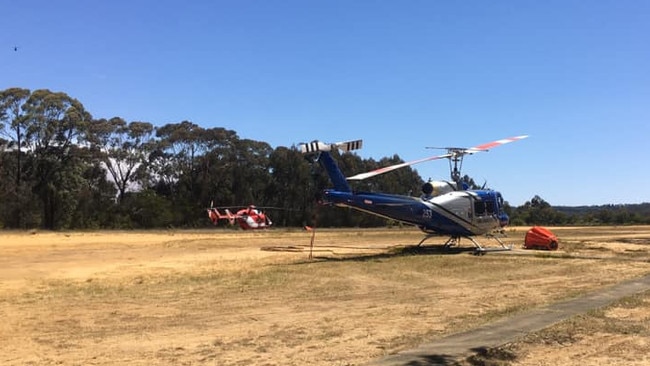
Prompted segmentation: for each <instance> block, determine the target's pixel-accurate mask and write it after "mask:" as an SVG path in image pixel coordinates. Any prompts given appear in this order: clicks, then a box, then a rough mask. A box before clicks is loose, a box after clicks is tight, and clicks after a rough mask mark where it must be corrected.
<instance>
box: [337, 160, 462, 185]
mask: <svg viewBox="0 0 650 366" xmlns="http://www.w3.org/2000/svg"><path fill="white" fill-rule="evenodd" d="M450 156H451V154H444V155H438V156H430V157H428V158H424V159H418V160H413V161H409V162H406V163H400V164H395V165H391V166H387V167H383V168H379V169H375V170H372V171H369V172H367V173H361V174H357V175H353V176H351V177H347V178H346V179H347V180H364V179H367V178H370V177H374V176H375V175H379V174H384V173H388V172H390V171H393V170H395V169H399V168H404V167H406V166H409V165H413V164H418V163H424V162H425V161H431V160H437V159H443V158H448V157H450Z"/></svg>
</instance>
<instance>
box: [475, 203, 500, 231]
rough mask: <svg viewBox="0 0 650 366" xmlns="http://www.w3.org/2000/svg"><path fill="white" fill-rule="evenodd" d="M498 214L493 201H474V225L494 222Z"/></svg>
mask: <svg viewBox="0 0 650 366" xmlns="http://www.w3.org/2000/svg"><path fill="white" fill-rule="evenodd" d="M495 214H496V204H495V202H494V201H492V200H489V199H487V200H482V199H480V198H475V199H474V223H476V224H479V225H480V224H484V223H488V222H489V223H491V222H492V221H494V216H495Z"/></svg>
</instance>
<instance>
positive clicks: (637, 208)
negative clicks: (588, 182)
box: [552, 202, 650, 216]
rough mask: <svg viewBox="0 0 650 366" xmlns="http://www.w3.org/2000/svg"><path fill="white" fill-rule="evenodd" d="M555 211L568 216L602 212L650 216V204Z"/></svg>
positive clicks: (567, 208)
mask: <svg viewBox="0 0 650 366" xmlns="http://www.w3.org/2000/svg"><path fill="white" fill-rule="evenodd" d="M552 207H553V209H554V210H555V211H558V212H562V213H564V214H567V215H588V214H595V213H598V212H601V211H627V212H629V213H631V214H640V215H644V216H645V215H650V202H644V203H636V204H620V205H593V206H552Z"/></svg>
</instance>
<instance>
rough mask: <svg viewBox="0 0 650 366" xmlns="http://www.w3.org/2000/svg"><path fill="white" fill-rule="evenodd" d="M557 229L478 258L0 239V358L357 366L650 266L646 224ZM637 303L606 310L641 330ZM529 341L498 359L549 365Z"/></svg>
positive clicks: (397, 236)
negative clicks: (537, 240) (556, 245)
mask: <svg viewBox="0 0 650 366" xmlns="http://www.w3.org/2000/svg"><path fill="white" fill-rule="evenodd" d="M551 229H552V230H554V232H556V234H558V237H559V238H560V250H559V251H556V252H535V251H525V250H521V249H516V250H515V251H513V252H511V253H503V254H501V253H490V254H488V255H486V256H482V257H475V256H472V255H470V254H469V253H468V252H464V251H453V252H450V253H454V254H445V253H444V252H441V251H439V250H429V249H426V248H425V249H419V250H404V248H405V247H407V246H410V245H413V244H416V243H417V242H419V240H420V239H421V238H422V235H421V233H420V232H418V231H417V230H416V229H411V228H408V229H401V230H400V229H395V230H319V231H318V233H317V236H316V245H315V248H314V251H313V259H312V260H310V259H308V254H309V251H310V248H309V241H310V234H309V233H307V232H304V231H291V230H281V229H278V230H271V231H264V232H241V231H229V230H228V231H226V230H215V231H208V230H206V231H160V232H86V233H38V232H37V233H15V232H8V233H2V234H0V251H2V256H0V315H2V318H3V320H4V321H3V322H2V323H0V339H2V340H3V341H2V343H3V346H2V347H0V363H1V364H3V365H29V364H34V365H43V364H95V365H113V364H130V365H149V364H169V365H172V364H173V365H178V364H219V365H251V364H256V365H303V364H317V365H357V364H363V363H365V362H368V361H370V360H372V359H375V358H377V357H380V356H383V355H386V354H390V353H394V352H397V351H400V350H404V349H407V348H411V347H414V346H416V345H418V344H420V343H423V342H425V341H432V340H434V339H435V338H437V337H442V336H444V335H447V334H451V333H455V332H458V331H462V330H467V329H472V328H473V327H476V326H477V325H480V324H484V323H485V322H489V321H491V320H494V319H497V318H501V317H506V316H509V315H511V314H515V313H517V312H520V311H524V310H526V309H529V308H531V307H534V306H538V305H542V304H546V303H549V302H554V301H558V300H562V299H567V298H570V297H573V296H576V295H578V294H581V293H584V292H586V291H591V290H594V289H598V288H600V287H603V286H606V285H610V284H614V283H617V282H620V281H622V280H624V279H628V278H633V277H638V276H641V275H644V274H647V273H649V272H650V270H649V264H648V260H649V259H650V246H649V245H650V244H647V243H646V242H645V241H644V240H646V239H647V238H650V228H648V227H621V228H615V227H608V228H551ZM525 230H526V229H525V228H513V229H510V230H509V231H508V238H507V239H506V243H509V244H513V245H514V246H515V247H516V248H520V247H521V244H522V243H523V236H524V234H525ZM482 241H485V239H483V240H482ZM439 242H440V243H442V242H444V238H441V240H440V241H439ZM431 243H436V241H435V240H431V241H428V242H427V244H429V245H430V244H431ZM465 245H468V243H465ZM262 248H264V249H267V250H261V249H262ZM268 249H273V250H268ZM513 254H514V255H513ZM636 304H637V305H638V306H634V307H630V308H629V309H628V308H625V309H627V310H616V309H613V310H611V312H610V313H604V314H609V315H603V316H608V317H609V318H616V319H619V318H625V317H628V318H630V319H634V321H635V322H641V323H643V322H645V323H646V324H647V321H648V320H647V319H648V317H647V313H646V312H645V311H644V310H637V308H639V309H643V308H644V307H647V304H648V303H647V301H645V300H644V301H643V302H639V303H636ZM626 311H627V312H626ZM624 331H627V332H628V333H613V334H614V336H609V337H610V338H611V340H612V342H613V343H612V344H615V343H616V342H621V340H620V339H625V341H626V342H627V341H628V340H629V342H631V343H629V346H630V347H637V348H639V347H641V348H642V347H644V344H642V343H639V342H640V339H641V338H638V339H635V338H634V337H637V336H638V337H642V336H643V335H644V334H645V333H643V330H642V329H641V328H625V329H624ZM629 332H632V333H633V334H630V333H629ZM635 332H636V333H635ZM603 334H609V333H606V332H605V333H603ZM590 336H594V335H592V334H590ZM617 337H623V338H620V339H619V338H617ZM628 337H631V338H629V339H628ZM573 338H575V339H577V336H575V337H573ZM635 342H636V343H635ZM576 344H577V342H573V343H571V345H570V346H567V347H565V348H566V350H565V351H566V352H567V355H571V353H570V350H571V349H573V347H574V346H575V345H576ZM588 344H590V343H589V342H586V345H588ZM592 346H593V347H596V348H598V346H595V345H593V344H592ZM526 347H531V348H526ZM532 347H533V345H532V344H531V345H529V344H528V343H522V345H521V346H520V348H517V349H516V352H519V353H517V357H516V358H515V361H512V360H510V361H507V362H529V363H521V364H544V363H539V362H540V361H539V360H540V357H542V356H545V355H543V351H540V353H539V354H538V356H535V354H536V353H535V352H536V349H534V348H532ZM637 348H635V349H637ZM601 353H603V352H601ZM646 354H647V352H646ZM528 357H531V358H530V360H531V361H526V360H528V359H529V358H528ZM612 357H613V356H612ZM535 360H537V361H535ZM612 360H613V359H612ZM637 360H640V359H639V358H637ZM628 361H629V360H628ZM632 361H634V360H632ZM534 362H538V363H534ZM508 364H509V363H508Z"/></svg>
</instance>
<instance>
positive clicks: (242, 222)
mask: <svg viewBox="0 0 650 366" xmlns="http://www.w3.org/2000/svg"><path fill="white" fill-rule="evenodd" d="M230 208H232V207H227V208H224V211H225V214H222V213H221V212H219V209H218V208H216V207H212V204H211V205H210V208H208V209H207V211H208V217H209V218H210V220H211V221H212V223H213V224H215V225H217V224H218V223H219V220H228V223H230V225H234V224H235V222H237V223H238V224H239V227H241V228H242V229H244V230H254V229H267V228H269V227H271V225H273V222H271V219H270V218H269V217H268V216H267V215H266V214H265V213H264V212H262V211H261V210H260V209H259V208H257V207H255V206H254V205H249V206H248V207H246V208H242V209H240V210H237V211H236V212H235V213H232V212H231V211H230Z"/></svg>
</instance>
